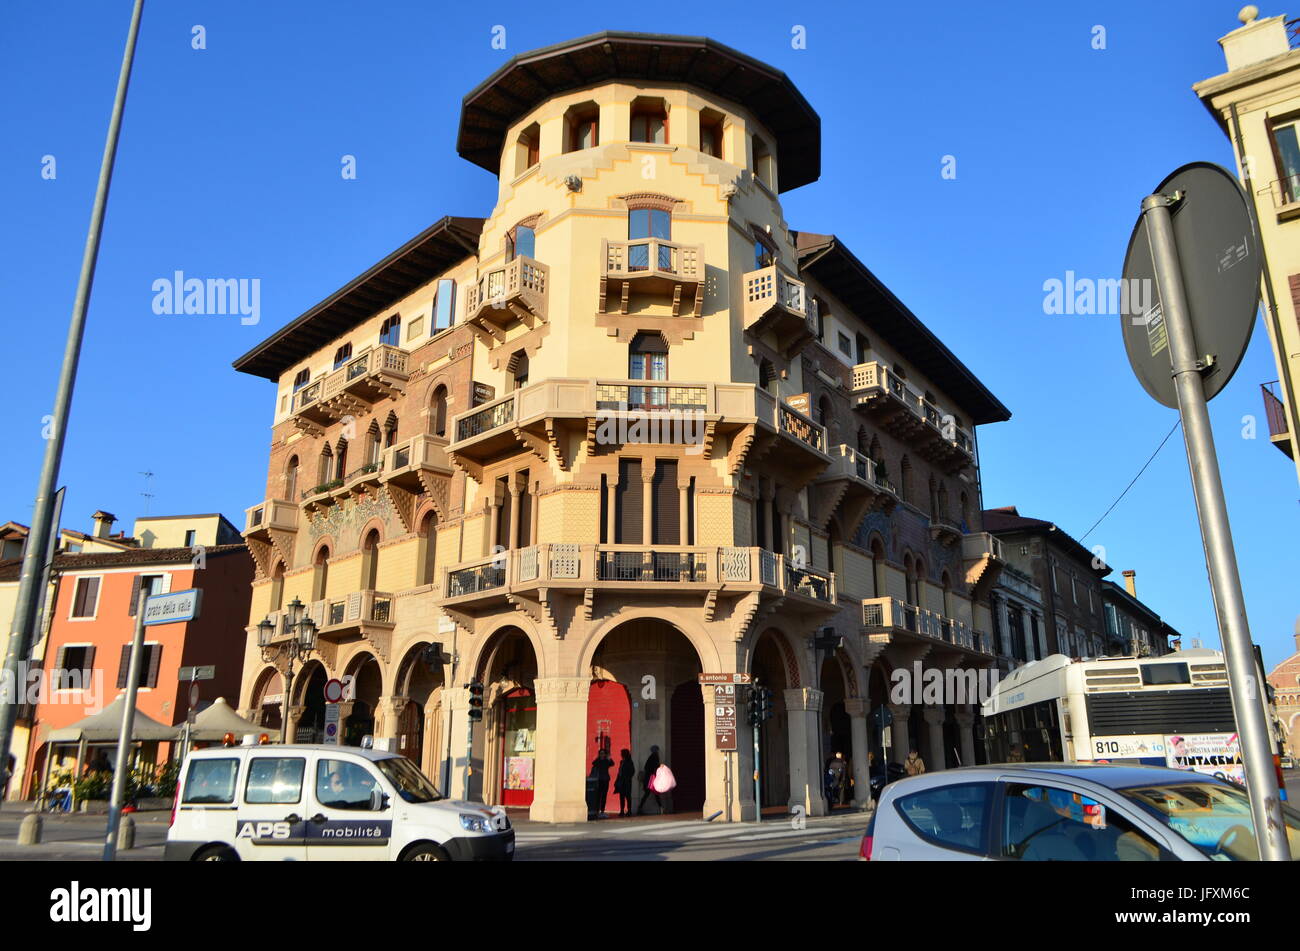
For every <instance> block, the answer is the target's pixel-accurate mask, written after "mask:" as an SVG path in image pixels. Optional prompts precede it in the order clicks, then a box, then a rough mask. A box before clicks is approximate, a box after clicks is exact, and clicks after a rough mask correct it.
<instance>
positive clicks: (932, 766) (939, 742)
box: [921, 706, 948, 772]
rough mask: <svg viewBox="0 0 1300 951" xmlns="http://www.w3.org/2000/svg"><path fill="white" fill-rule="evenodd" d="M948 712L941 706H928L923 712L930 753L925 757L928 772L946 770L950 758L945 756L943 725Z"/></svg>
mask: <svg viewBox="0 0 1300 951" xmlns="http://www.w3.org/2000/svg"><path fill="white" fill-rule="evenodd" d="M946 712H947V711H946V710H945V709H944V708H943V707H941V706H927V707H926V708H925V709H924V710H922V711H921V715H922V716H923V717H925V732H926V739H927V741H928V742H927V743H926V746H927V747H928V750H929V751H928V753H927V754H926V755H925V768H926V771H927V772H935V771H937V770H941V769H945V768H946V765H947V762H948V758H947V757H946V756H944V754H943V723H944V720H945V719H946V716H945V714H946Z"/></svg>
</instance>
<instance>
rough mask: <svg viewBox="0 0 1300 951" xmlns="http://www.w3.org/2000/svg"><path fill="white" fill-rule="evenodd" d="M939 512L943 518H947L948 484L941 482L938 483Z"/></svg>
mask: <svg viewBox="0 0 1300 951" xmlns="http://www.w3.org/2000/svg"><path fill="white" fill-rule="evenodd" d="M939 514H940V515H942V516H943V517H944V518H948V517H949V514H950V513H949V512H948V486H946V485H945V484H944V483H942V482H940V483H939Z"/></svg>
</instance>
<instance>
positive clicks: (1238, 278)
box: [1120, 162, 1263, 409]
mask: <svg viewBox="0 0 1300 951" xmlns="http://www.w3.org/2000/svg"><path fill="white" fill-rule="evenodd" d="M1176 193H1178V194H1181V199H1180V200H1178V201H1176V202H1175V203H1174V204H1172V205H1171V206H1170V209H1169V210H1170V213H1171V215H1172V218H1173V230H1174V240H1175V242H1176V243H1177V245H1178V266H1179V270H1180V271H1181V272H1182V280H1183V289H1184V292H1185V295H1186V298H1187V310H1188V316H1189V319H1190V321H1191V325H1192V335H1193V337H1194V338H1195V340H1196V353H1197V355H1198V357H1199V358H1200V359H1202V360H1205V359H1206V358H1207V357H1209V358H1212V362H1211V363H1210V365H1209V368H1208V369H1207V370H1206V371H1205V372H1204V373H1202V374H1201V381H1202V384H1203V386H1204V388H1205V398H1206V399H1207V400H1209V399H1212V398H1213V397H1214V396H1216V395H1217V394H1218V393H1219V391H1220V390H1222V389H1223V388H1224V387H1225V386H1227V385H1228V381H1229V380H1231V379H1232V375H1233V374H1234V373H1236V372H1237V367H1238V366H1239V365H1240V363H1241V358H1242V356H1244V355H1245V353H1246V347H1247V345H1248V344H1249V343H1250V335H1251V331H1252V330H1254V327H1255V314H1256V312H1257V311H1258V309H1259V281H1260V273H1261V270H1262V266H1263V255H1262V254H1261V253H1260V247H1259V233H1258V231H1257V230H1256V229H1255V221H1254V218H1253V217H1252V216H1251V213H1250V206H1249V204H1248V202H1247V199H1246V193H1245V191H1243V190H1242V187H1241V185H1240V183H1239V182H1238V181H1237V179H1236V178H1235V177H1234V176H1233V175H1232V173H1231V172H1229V171H1227V169H1224V168H1222V167H1220V166H1218V165H1213V164H1211V163H1209V162H1193V163H1192V164H1190V165H1184V166H1183V167H1182V168H1180V169H1178V170H1177V171H1176V172H1174V173H1173V174H1171V175H1170V176H1168V177H1167V178H1166V179H1165V180H1164V181H1163V182H1161V183H1160V184H1159V185H1157V186H1156V188H1155V191H1154V192H1152V194H1154V195H1164V196H1166V197H1173V196H1174V195H1175V194H1176ZM1121 295H1122V299H1123V306H1122V307H1121V308H1120V311H1121V313H1120V322H1121V324H1122V325H1123V328H1124V347H1125V349H1126V350H1127V351H1128V360H1129V363H1130V364H1131V365H1132V367H1133V372H1134V373H1135V374H1136V375H1137V378H1138V381H1139V382H1140V383H1141V384H1142V387H1143V389H1145V390H1146V391H1147V393H1148V394H1150V396H1151V398H1152V399H1154V400H1156V402H1158V403H1162V404H1164V405H1165V406H1169V407H1172V408H1174V409H1177V408H1178V397H1177V394H1176V393H1175V391H1174V381H1173V377H1172V372H1173V367H1172V363H1171V359H1170V350H1169V334H1168V330H1167V328H1166V326H1165V315H1164V309H1163V307H1162V305H1161V301H1160V288H1159V286H1158V284H1157V282H1156V274H1155V267H1154V265H1153V264H1152V261H1151V243H1150V241H1149V240H1148V237H1147V226H1146V216H1145V215H1139V216H1138V220H1137V224H1136V225H1135V226H1134V228H1133V234H1132V236H1131V237H1130V238H1129V242H1128V252H1127V253H1126V254H1125V256H1124V281H1123V283H1122V285H1121Z"/></svg>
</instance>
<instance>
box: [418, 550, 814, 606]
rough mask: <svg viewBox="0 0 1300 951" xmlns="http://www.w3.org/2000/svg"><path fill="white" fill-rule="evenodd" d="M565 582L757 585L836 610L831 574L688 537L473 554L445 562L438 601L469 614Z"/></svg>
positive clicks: (646, 588) (790, 600)
mask: <svg viewBox="0 0 1300 951" xmlns="http://www.w3.org/2000/svg"><path fill="white" fill-rule="evenodd" d="M565 588H568V589H572V590H574V591H588V590H589V591H591V592H593V593H599V592H602V591H608V592H614V593H621V594H623V595H628V594H631V593H635V592H640V593H641V594H654V593H660V594H663V595H665V596H668V597H673V598H680V597H681V594H682V592H683V591H684V590H695V591H698V592H699V593H700V595H701V597H703V596H704V595H706V594H708V593H709V592H718V591H726V592H728V593H735V594H743V593H745V592H748V591H757V592H761V593H762V594H764V595H767V596H772V597H782V598H784V599H785V601H784V602H783V603H785V604H788V605H789V606H790V607H791V608H793V609H794V610H796V611H797V612H804V613H811V614H819V615H820V614H825V613H831V612H834V611H836V610H838V608H837V606H836V589H835V576H834V575H833V574H829V573H827V572H823V571H818V570H816V569H813V568H807V567H801V566H796V565H794V564H793V563H792V562H790V561H789V560H788V559H787V558H786V557H785V556H784V555H778V554H775V553H773V552H770V551H766V550H765V549H761V548H733V547H702V546H689V545H592V544H576V543H558V542H552V543H546V544H540V545H531V546H528V547H526V548H519V549H515V550H513V551H505V552H500V553H498V554H496V555H492V556H486V557H483V558H476V559H474V560H472V561H467V562H462V563H461V564H458V565H453V566H451V567H450V568H448V569H447V571H446V573H445V575H444V580H443V589H442V591H443V599H444V600H443V604H444V606H445V607H447V608H452V609H455V610H458V611H462V612H465V613H467V614H476V613H479V612H480V611H483V610H487V609H490V608H493V607H495V606H498V605H500V604H502V603H504V602H506V601H507V600H508V599H510V598H511V597H516V596H521V595H522V596H525V597H538V598H539V599H540V597H541V595H540V592H541V591H543V590H553V589H565Z"/></svg>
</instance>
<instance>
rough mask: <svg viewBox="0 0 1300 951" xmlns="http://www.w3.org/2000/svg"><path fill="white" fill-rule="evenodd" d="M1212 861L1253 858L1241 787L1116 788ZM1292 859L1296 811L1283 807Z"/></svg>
mask: <svg viewBox="0 0 1300 951" xmlns="http://www.w3.org/2000/svg"><path fill="white" fill-rule="evenodd" d="M1119 792H1121V793H1122V794H1123V795H1124V796H1125V797H1127V798H1128V799H1131V800H1132V801H1133V802H1136V803H1137V804H1138V805H1139V806H1141V807H1142V808H1143V809H1144V810H1146V811H1147V812H1149V813H1151V814H1152V815H1154V816H1155V817H1156V818H1157V819H1159V820H1160V821H1161V822H1163V823H1164V824H1165V825H1167V826H1168V827H1169V828H1170V829H1172V830H1173V831H1175V832H1177V833H1178V834H1179V835H1180V836H1182V837H1183V838H1184V839H1186V840H1187V841H1188V842H1190V843H1192V845H1194V846H1196V847H1197V848H1198V849H1200V850H1201V851H1202V852H1204V853H1205V854H1206V855H1208V856H1209V857H1210V858H1211V859H1215V860H1217V861H1221V862H1228V861H1235V862H1239V861H1257V860H1258V859H1259V844H1258V843H1257V842H1256V841H1255V824H1254V822H1253V821H1252V819H1251V815H1250V800H1249V799H1247V798H1246V793H1245V792H1244V791H1243V790H1240V789H1236V788H1234V787H1232V786H1227V785H1224V784H1220V783H1179V784H1178V785H1172V786H1135V787H1133V788H1131V789H1122V790H1119ZM1282 817H1283V819H1284V821H1285V822H1286V828H1287V841H1288V842H1289V843H1290V845H1291V858H1292V860H1296V859H1300V813H1296V812H1295V811H1294V810H1292V809H1291V808H1290V807H1288V806H1283V807H1282Z"/></svg>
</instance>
